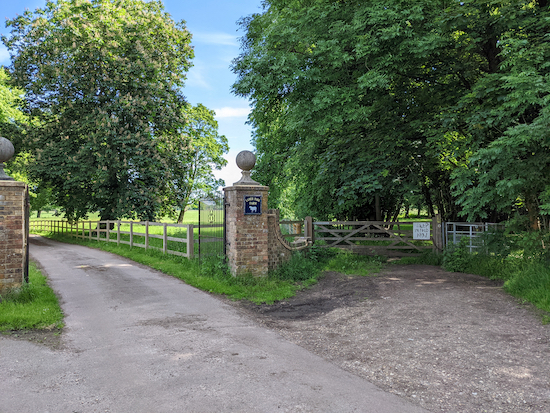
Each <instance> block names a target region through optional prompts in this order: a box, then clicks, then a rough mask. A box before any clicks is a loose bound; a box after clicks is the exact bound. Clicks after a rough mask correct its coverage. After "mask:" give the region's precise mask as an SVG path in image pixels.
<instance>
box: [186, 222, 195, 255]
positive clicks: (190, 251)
mask: <svg viewBox="0 0 550 413" xmlns="http://www.w3.org/2000/svg"><path fill="white" fill-rule="evenodd" d="M194 230H195V226H194V225H193V224H189V225H187V258H188V259H192V258H193V256H194V254H195V239H194V234H193V231H194Z"/></svg>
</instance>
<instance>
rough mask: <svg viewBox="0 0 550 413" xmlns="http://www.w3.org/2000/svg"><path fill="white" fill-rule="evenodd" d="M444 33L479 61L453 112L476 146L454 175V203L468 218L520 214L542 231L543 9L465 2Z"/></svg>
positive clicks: (549, 202) (543, 5)
mask: <svg viewBox="0 0 550 413" xmlns="http://www.w3.org/2000/svg"><path fill="white" fill-rule="evenodd" d="M466 16H476V19H473V18H466ZM480 22H484V25H483V26H481V27H484V30H483V31H482V30H480ZM449 26H450V30H453V31H455V32H460V33H461V36H460V38H459V42H457V47H460V48H461V49H463V50H465V51H468V50H470V51H477V55H478V56H480V57H481V58H482V62H483V65H482V66H481V70H480V74H479V76H477V79H476V82H475V83H472V84H471V88H470V92H469V93H468V94H466V95H464V96H463V98H462V99H461V100H460V101H459V102H458V105H457V111H458V112H460V113H461V116H460V117H457V119H456V122H462V123H463V125H465V128H467V131H468V134H469V135H470V136H472V137H473V140H474V142H476V143H477V144H476V145H475V146H474V147H473V149H474V151H473V153H472V157H471V158H470V162H469V165H468V166H467V167H466V168H461V169H459V170H456V171H455V172H454V188H455V191H456V194H457V195H458V202H459V203H460V204H461V205H462V206H463V207H464V212H465V214H466V215H467V216H468V217H469V218H470V219H474V218H482V219H486V218H489V219H490V218H491V215H492V214H491V210H493V211H496V212H499V213H504V214H508V215H509V214H511V213H513V212H516V213H526V214H527V216H528V218H529V226H530V228H531V229H538V228H539V221H541V222H542V223H543V225H544V226H545V228H546V229H547V230H548V229H550V228H549V225H548V215H549V214H550V197H549V196H548V195H549V194H550V142H549V140H548V127H549V126H550V111H549V110H548V103H549V100H550V83H549V78H550V65H549V64H548V62H549V61H550V47H549V45H548V39H547V36H546V35H545V33H548V32H549V31H550V10H549V6H548V2H547V1H545V0H544V1H531V2H527V1H512V2H491V3H486V2H485V3H483V2H478V1H474V2H469V3H467V4H466V5H465V7H464V8H463V9H462V10H461V13H460V14H457V15H455V16H453V17H452V18H451V19H449Z"/></svg>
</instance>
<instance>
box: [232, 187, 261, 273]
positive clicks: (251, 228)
mask: <svg viewBox="0 0 550 413" xmlns="http://www.w3.org/2000/svg"><path fill="white" fill-rule="evenodd" d="M268 189H269V188H268V187H266V186H261V185H250V186H244V185H242V186H231V187H228V188H224V191H225V196H226V203H227V204H229V205H227V206H226V224H225V225H226V240H227V262H228V264H229V268H230V269H231V273H232V274H233V275H236V276H237V275H244V274H252V275H255V276H263V275H267V272H268V264H269V257H268V248H267V243H268V226H267V218H268V214H267V191H268ZM245 195H246V196H261V197H262V213H261V214H260V215H245V213H244V197H245Z"/></svg>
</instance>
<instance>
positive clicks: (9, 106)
mask: <svg viewBox="0 0 550 413" xmlns="http://www.w3.org/2000/svg"><path fill="white" fill-rule="evenodd" d="M9 80H10V78H9V75H8V73H7V72H6V70H5V69H4V68H3V67H0V136H3V137H5V138H8V139H9V140H10V141H13V140H14V139H13V137H12V134H17V133H18V129H19V128H18V126H19V125H20V124H23V123H25V121H26V118H25V115H24V114H23V112H22V111H21V103H22V96H23V91H22V90H21V89H17V88H14V87H12V86H11V85H10V83H9ZM12 143H13V142H12Z"/></svg>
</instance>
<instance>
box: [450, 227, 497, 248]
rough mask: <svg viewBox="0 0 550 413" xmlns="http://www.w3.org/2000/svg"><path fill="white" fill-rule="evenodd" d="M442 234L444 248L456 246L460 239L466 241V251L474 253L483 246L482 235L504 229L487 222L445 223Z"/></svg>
mask: <svg viewBox="0 0 550 413" xmlns="http://www.w3.org/2000/svg"><path fill="white" fill-rule="evenodd" d="M444 228H445V230H444V233H443V236H444V240H445V246H447V245H448V244H450V243H452V244H458V243H459V242H460V239H461V238H467V239H468V244H467V247H468V250H469V251H470V252H474V251H475V250H476V249H478V248H481V247H482V246H483V237H482V235H483V233H484V232H494V231H497V230H502V229H504V225H502V224H493V223H488V222H445V227H444Z"/></svg>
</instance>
